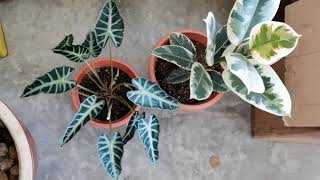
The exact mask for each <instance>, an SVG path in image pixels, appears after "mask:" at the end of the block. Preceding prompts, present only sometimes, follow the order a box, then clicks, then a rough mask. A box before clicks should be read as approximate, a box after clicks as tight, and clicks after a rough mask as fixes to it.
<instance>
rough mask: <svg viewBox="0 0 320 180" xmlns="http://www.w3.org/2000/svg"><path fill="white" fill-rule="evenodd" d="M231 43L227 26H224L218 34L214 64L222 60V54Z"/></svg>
mask: <svg viewBox="0 0 320 180" xmlns="http://www.w3.org/2000/svg"><path fill="white" fill-rule="evenodd" d="M230 44H231V42H230V41H229V39H228V36H227V26H226V25H224V26H222V27H221V28H220V29H219V30H218V32H217V34H216V50H215V53H214V59H215V62H214V64H218V63H220V62H221V61H222V59H223V58H221V57H222V54H223V52H224V51H225V50H226V48H227V47H228V46H229V45H230Z"/></svg>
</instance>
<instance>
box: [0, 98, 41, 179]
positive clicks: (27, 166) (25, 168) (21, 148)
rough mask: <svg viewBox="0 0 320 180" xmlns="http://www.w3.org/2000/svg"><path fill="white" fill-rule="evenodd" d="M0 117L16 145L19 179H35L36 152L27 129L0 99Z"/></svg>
mask: <svg viewBox="0 0 320 180" xmlns="http://www.w3.org/2000/svg"><path fill="white" fill-rule="evenodd" d="M0 119H1V120H2V122H3V123H4V125H5V126H6V127H7V129H8V131H9V132H10V135H11V137H12V139H13V141H14V144H15V146H16V150H17V153H18V162H19V168H20V170H19V179H20V180H36V177H37V167H38V166H37V152H36V148H35V143H34V141H33V139H32V137H31V134H30V133H29V131H28V130H27V129H26V128H25V127H24V126H23V125H22V123H21V122H20V121H19V120H18V119H17V118H16V116H15V115H14V114H13V113H12V111H11V110H10V109H9V108H8V107H7V106H6V105H5V104H4V103H2V102H1V101H0Z"/></svg>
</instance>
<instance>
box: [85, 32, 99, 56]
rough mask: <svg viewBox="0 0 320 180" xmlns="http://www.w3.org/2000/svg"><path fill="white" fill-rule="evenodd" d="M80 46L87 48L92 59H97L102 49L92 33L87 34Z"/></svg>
mask: <svg viewBox="0 0 320 180" xmlns="http://www.w3.org/2000/svg"><path fill="white" fill-rule="evenodd" d="M82 46H84V47H86V48H88V50H89V53H90V55H91V56H92V57H98V56H99V55H100V53H101V51H102V49H101V48H100V46H99V45H98V43H97V39H96V35H95V33H94V31H89V32H88V34H87V37H86V39H85V41H84V42H83V43H82Z"/></svg>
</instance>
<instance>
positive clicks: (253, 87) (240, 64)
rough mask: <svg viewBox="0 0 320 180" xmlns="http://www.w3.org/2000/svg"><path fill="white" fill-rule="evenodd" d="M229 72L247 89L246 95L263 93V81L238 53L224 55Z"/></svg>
mask: <svg viewBox="0 0 320 180" xmlns="http://www.w3.org/2000/svg"><path fill="white" fill-rule="evenodd" d="M226 61H227V65H228V68H229V70H230V71H231V73H232V74H234V75H235V76H237V77H238V78H239V79H240V80H241V81H242V83H243V84H244V85H245V86H246V88H247V89H248V93H250V92H255V93H263V92H264V91H265V87H264V83H263V80H262V78H261V76H260V74H259V73H258V71H257V70H256V68H255V67H254V66H253V64H251V63H250V62H249V60H248V59H247V58H246V57H245V56H243V55H242V54H239V53H231V54H228V55H226Z"/></svg>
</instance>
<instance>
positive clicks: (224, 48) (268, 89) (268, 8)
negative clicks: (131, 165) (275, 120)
mask: <svg viewBox="0 0 320 180" xmlns="http://www.w3.org/2000/svg"><path fill="white" fill-rule="evenodd" d="M279 5H280V0H237V1H236V2H235V5H234V7H233V9H232V10H231V13H230V16H229V19H228V22H227V25H225V26H223V27H222V28H221V29H220V30H218V31H217V32H216V26H215V20H214V16H213V14H212V13H211V12H210V13H209V14H208V17H207V18H206V19H205V22H206V24H207V42H208V43H207V51H206V62H207V64H208V66H212V65H214V64H218V63H220V65H221V66H222V67H223V68H224V71H223V73H222V79H223V81H221V74H219V73H218V72H215V71H210V68H208V69H205V68H204V67H203V66H202V65H201V64H200V63H199V62H195V48H194V46H193V44H192V42H191V41H190V40H189V39H188V38H187V37H186V36H184V35H183V34H178V33H172V34H171V35H170V45H168V46H163V47H160V48H156V49H154V50H153V52H152V54H153V55H155V56H157V57H158V58H161V59H164V60H167V61H169V62H172V63H174V64H176V65H177V66H178V67H179V68H178V69H175V70H174V71H172V72H171V74H170V75H169V76H168V78H167V81H168V82H170V83H172V84H175V83H180V82H184V81H187V80H189V79H190V98H194V99H198V100H204V99H207V98H208V97H209V96H210V94H211V93H212V91H213V90H215V91H225V90H226V89H230V90H231V91H232V92H234V93H235V94H236V95H238V96H239V97H240V98H242V99H243V100H245V101H246V102H248V103H250V104H252V105H253V106H255V107H257V108H260V109H261V110H264V111H266V112H269V113H272V114H274V115H278V116H290V113H291V98H290V95H289V93H288V91H287V89H286V87H285V86H284V84H283V83H282V81H281V80H280V78H279V77H278V75H277V74H276V73H275V71H274V70H273V69H272V67H271V65H272V64H274V63H275V62H277V61H279V60H280V59H282V58H283V57H285V56H287V55H289V54H290V53H291V52H292V51H293V50H294V49H295V47H296V46H297V44H298V40H299V37H300V35H299V34H297V33H296V32H295V31H294V30H293V29H292V28H291V27H290V26H289V25H287V24H285V23H282V22H275V21H272V19H273V17H274V16H275V14H276V12H277V10H278V8H279ZM213 72H214V73H213ZM226 87H227V88H226Z"/></svg>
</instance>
